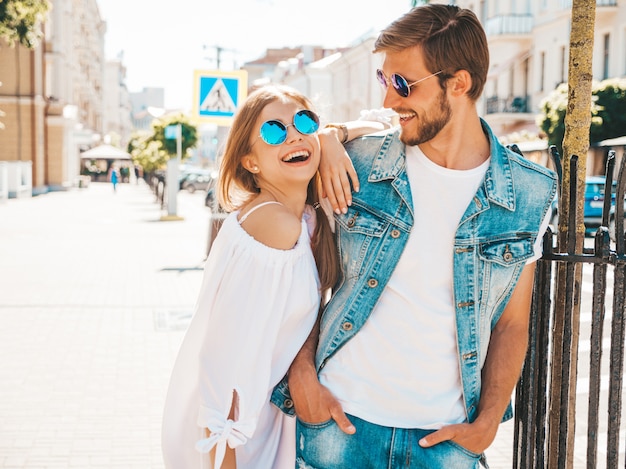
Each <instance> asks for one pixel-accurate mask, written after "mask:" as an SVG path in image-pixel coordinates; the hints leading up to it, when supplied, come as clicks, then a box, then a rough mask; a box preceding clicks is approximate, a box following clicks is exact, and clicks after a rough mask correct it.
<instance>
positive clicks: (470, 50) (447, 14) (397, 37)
mask: <svg viewBox="0 0 626 469" xmlns="http://www.w3.org/2000/svg"><path fill="white" fill-rule="evenodd" d="M416 46H418V47H421V49H422V51H423V54H424V61H425V63H426V67H427V68H428V70H429V71H430V72H432V73H435V72H438V71H439V70H443V73H442V74H440V75H439V76H438V78H439V83H440V84H441V86H442V87H443V86H444V85H445V80H446V79H447V78H450V76H451V75H453V74H454V73H456V72H458V71H459V70H466V71H467V72H469V74H470V75H471V77H472V87H471V89H470V90H469V93H468V96H469V97H470V98H471V99H473V100H474V101H476V100H478V98H479V97H480V95H481V93H482V91H483V87H484V86H485V81H486V80H487V72H488V70H489V47H488V45H487V37H486V35H485V31H484V29H483V27H482V25H481V24H480V21H478V18H477V17H476V15H475V14H474V13H473V12H472V11H471V10H468V9H462V8H459V7H457V6H454V5H434V4H433V5H430V4H429V5H423V6H419V7H415V8H413V9H412V10H411V11H409V12H408V13H406V14H405V15H403V16H402V17H400V18H399V19H397V20H396V21H394V22H393V23H391V24H390V25H389V26H387V28H385V29H384V30H383V31H382V32H381V33H380V35H379V36H378V39H377V40H376V43H375V44H374V52H400V51H402V50H404V49H407V48H409V47H416Z"/></svg>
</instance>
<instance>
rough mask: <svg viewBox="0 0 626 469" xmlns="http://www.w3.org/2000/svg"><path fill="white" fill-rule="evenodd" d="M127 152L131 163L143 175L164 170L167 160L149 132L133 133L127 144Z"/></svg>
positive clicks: (159, 145)
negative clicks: (140, 168) (138, 167)
mask: <svg viewBox="0 0 626 469" xmlns="http://www.w3.org/2000/svg"><path fill="white" fill-rule="evenodd" d="M127 151H128V153H130V155H131V157H132V159H133V163H135V164H136V165H140V166H141V167H142V168H143V170H144V172H145V173H151V172H154V171H156V170H158V169H162V168H164V167H165V165H166V163H167V160H168V157H167V155H166V154H165V151H163V149H162V148H161V144H160V143H159V142H157V141H155V140H154V139H153V138H152V134H151V133H149V132H136V133H134V134H133V135H132V136H131V138H130V141H129V142H128V149H127Z"/></svg>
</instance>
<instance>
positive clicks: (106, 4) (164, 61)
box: [97, 0, 411, 110]
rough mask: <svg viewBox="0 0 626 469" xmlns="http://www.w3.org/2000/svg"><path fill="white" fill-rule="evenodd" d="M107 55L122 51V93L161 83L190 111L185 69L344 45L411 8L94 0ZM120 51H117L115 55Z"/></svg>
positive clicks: (227, 66) (388, 0) (402, 3)
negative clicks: (278, 50)
mask: <svg viewBox="0 0 626 469" xmlns="http://www.w3.org/2000/svg"><path fill="white" fill-rule="evenodd" d="M97 1H98V7H99V9H100V14H101V16H102V18H103V20H104V21H106V27H107V31H106V34H105V54H106V58H107V59H115V58H119V57H121V58H122V63H123V64H124V65H125V66H126V85H127V87H128V90H129V91H130V92H138V91H141V90H142V89H143V88H144V87H158V88H164V89H165V107H166V108H169V109H172V108H180V109H184V110H190V109H191V107H192V103H193V71H194V70H214V69H215V68H216V62H215V58H216V46H219V47H220V48H222V49H223V51H222V53H221V56H220V59H221V67H220V68H221V69H222V70H235V69H237V68H239V67H240V66H241V65H243V63H245V62H247V61H251V60H255V59H257V58H259V57H262V56H263V55H264V52H265V50H266V49H268V48H282V47H298V46H301V45H319V46H323V47H328V48H334V47H344V46H348V45H350V44H352V43H354V42H355V41H357V40H358V38H360V37H361V36H363V35H365V34H367V33H368V32H372V31H374V32H377V31H380V29H382V28H384V27H385V26H387V25H388V24H389V23H391V22H392V21H393V20H395V19H396V18H398V17H400V16H401V15H402V14H404V13H406V12H407V11H408V10H409V9H410V7H411V1H410V0H376V1H373V0H315V1H311V0H174V1H171V2H160V1H155V0H97ZM120 54H123V55H120Z"/></svg>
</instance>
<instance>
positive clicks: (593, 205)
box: [552, 176, 616, 239]
mask: <svg viewBox="0 0 626 469" xmlns="http://www.w3.org/2000/svg"><path fill="white" fill-rule="evenodd" d="M605 181H606V178H605V177H604V176H589V177H588V178H587V179H586V181H585V203H584V211H583V216H584V223H585V229H586V231H587V232H591V231H593V230H596V229H597V228H598V227H599V226H600V225H601V224H602V209H603V207H604V199H605ZM615 191H616V182H615V181H613V188H612V191H611V208H610V212H609V226H608V228H609V232H610V233H611V238H613V239H615ZM557 224H558V198H557V197H555V199H554V201H553V203H552V225H553V226H554V228H555V229H556V226H557Z"/></svg>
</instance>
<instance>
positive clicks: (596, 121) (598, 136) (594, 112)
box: [537, 78, 626, 154]
mask: <svg viewBox="0 0 626 469" xmlns="http://www.w3.org/2000/svg"><path fill="white" fill-rule="evenodd" d="M591 93H592V96H591V109H590V112H591V127H590V129H589V142H590V143H592V144H593V143H597V142H600V141H602V140H606V139H608V138H614V137H621V136H623V135H626V113H624V109H625V108H626V79H623V78H621V79H614V78H613V79H608V80H604V81H602V82H594V83H593V84H592V88H591ZM540 108H541V113H540V114H539V116H537V125H538V126H539V128H540V129H541V130H542V131H543V132H545V134H546V135H547V137H548V144H549V145H556V147H557V149H558V150H559V153H560V154H563V146H562V145H563V137H564V136H565V112H566V110H567V83H562V84H560V85H559V86H558V87H557V88H556V89H555V90H554V91H552V92H551V93H550V94H549V95H548V96H546V97H545V98H544V99H543V100H542V101H541V104H540Z"/></svg>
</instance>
